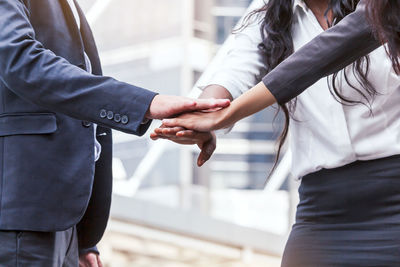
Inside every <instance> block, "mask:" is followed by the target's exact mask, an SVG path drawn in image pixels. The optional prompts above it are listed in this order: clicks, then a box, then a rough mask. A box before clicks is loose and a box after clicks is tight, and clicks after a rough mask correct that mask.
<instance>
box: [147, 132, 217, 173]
mask: <svg viewBox="0 0 400 267" xmlns="http://www.w3.org/2000/svg"><path fill="white" fill-rule="evenodd" d="M150 138H151V139H153V140H157V139H168V140H171V141H173V142H175V143H178V144H182V145H197V146H198V147H199V148H200V149H201V152H200V154H199V157H198V158H197V165H198V166H199V167H201V166H202V165H203V164H204V163H205V162H206V161H207V160H209V159H210V157H211V156H212V154H213V153H214V151H215V148H216V144H217V140H216V136H215V134H214V133H213V132H196V131H193V130H186V129H185V128H182V127H174V128H166V127H165V126H164V125H161V126H160V127H159V128H156V129H155V130H154V132H153V133H151V134H150Z"/></svg>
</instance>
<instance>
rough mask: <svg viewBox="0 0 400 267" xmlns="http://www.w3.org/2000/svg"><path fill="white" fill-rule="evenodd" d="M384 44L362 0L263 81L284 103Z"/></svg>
mask: <svg viewBox="0 0 400 267" xmlns="http://www.w3.org/2000/svg"><path fill="white" fill-rule="evenodd" d="M380 45H381V44H380V43H379V42H378V41H377V40H376V39H375V38H374V35H373V33H372V30H371V28H370V25H369V24H368V22H367V18H366V14H365V3H364V2H363V1H361V2H360V3H359V4H358V6H357V9H356V11H355V12H353V13H352V14H350V15H348V16H347V17H346V18H344V19H343V20H342V21H341V22H340V23H338V24H337V25H336V26H335V27H332V28H331V29H329V30H327V31H325V32H324V33H322V34H321V35H319V36H317V37H316V38H314V39H313V40H312V41H310V42H309V43H308V44H306V45H305V46H303V47H302V48H301V49H299V50H298V51H297V52H296V53H294V54H293V55H292V56H290V57H289V58H287V59H286V60H285V61H283V62H282V63H281V64H280V65H278V66H277V67H276V68H275V69H274V70H272V71H271V72H270V73H269V74H267V75H266V76H265V77H264V78H263V82H264V84H265V85H266V86H267V88H268V89H269V90H270V91H271V93H272V94H273V96H274V97H275V98H276V100H277V101H278V103H280V104H283V103H286V102H287V101H289V100H291V99H292V98H294V97H296V96H298V95H299V94H301V93H302V92H303V91H304V90H305V89H307V88H308V87H310V86H311V85H313V84H314V83H315V82H317V81H318V80H319V79H321V78H323V77H325V76H328V75H330V74H332V73H335V72H337V71H339V70H341V69H343V68H344V67H346V66H347V65H349V64H351V63H353V62H354V61H355V60H357V59H358V58H360V57H362V56H365V55H367V54H369V53H370V52H372V51H373V50H375V49H376V48H378V47H379V46H380Z"/></svg>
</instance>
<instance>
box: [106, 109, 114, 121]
mask: <svg viewBox="0 0 400 267" xmlns="http://www.w3.org/2000/svg"><path fill="white" fill-rule="evenodd" d="M113 118H114V112H112V111H109V112H107V119H109V120H112V119H113Z"/></svg>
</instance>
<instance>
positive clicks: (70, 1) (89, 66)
mask: <svg viewBox="0 0 400 267" xmlns="http://www.w3.org/2000/svg"><path fill="white" fill-rule="evenodd" d="M67 1H68V4H69V5H70V7H71V10H72V14H74V17H75V22H76V25H77V27H78V29H80V28H81V20H80V18H79V13H78V10H77V9H76V6H75V3H74V0H67ZM84 55H85V65H86V71H87V72H89V73H92V63H91V62H90V59H89V57H88V55H87V54H86V53H84ZM93 126H94V127H93V128H94V159H95V161H97V160H98V159H99V158H100V154H101V145H100V143H99V142H98V141H97V138H96V130H97V124H95V123H94V124H93Z"/></svg>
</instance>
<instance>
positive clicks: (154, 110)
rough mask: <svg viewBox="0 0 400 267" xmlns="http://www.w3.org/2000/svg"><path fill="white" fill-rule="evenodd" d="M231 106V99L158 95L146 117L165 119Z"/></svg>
mask: <svg viewBox="0 0 400 267" xmlns="http://www.w3.org/2000/svg"><path fill="white" fill-rule="evenodd" d="M229 105H230V100H229V99H190V98H187V97H183V96H167V95H156V96H155V97H154V99H153V101H152V103H151V105H150V108H149V110H148V111H147V114H146V117H147V118H149V119H165V118H170V117H172V116H176V115H179V114H182V113H185V112H193V111H199V110H210V109H218V108H225V107H228V106H229Z"/></svg>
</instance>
